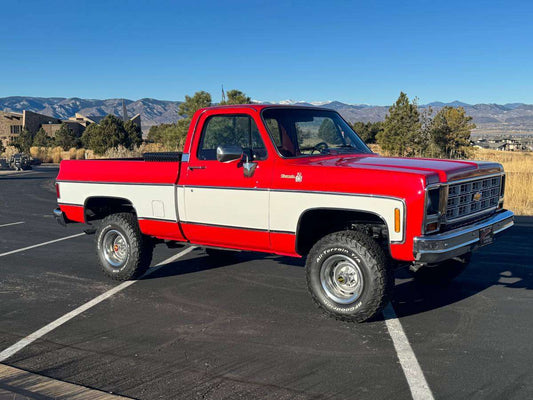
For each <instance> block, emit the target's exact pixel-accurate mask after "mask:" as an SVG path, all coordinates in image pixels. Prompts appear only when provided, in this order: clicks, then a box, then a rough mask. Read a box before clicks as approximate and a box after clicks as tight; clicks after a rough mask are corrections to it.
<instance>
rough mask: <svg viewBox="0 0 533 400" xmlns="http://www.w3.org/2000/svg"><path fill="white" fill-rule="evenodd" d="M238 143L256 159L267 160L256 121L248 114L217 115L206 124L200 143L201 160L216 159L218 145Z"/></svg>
mask: <svg viewBox="0 0 533 400" xmlns="http://www.w3.org/2000/svg"><path fill="white" fill-rule="evenodd" d="M227 145H236V146H240V147H242V148H243V151H244V152H245V154H251V155H252V157H253V159H254V160H265V159H266V158H267V152H266V148H265V144H264V143H263V140H262V139H261V135H260V134H259V130H258V129H257V125H256V124H255V121H254V120H253V119H252V118H251V117H249V116H247V115H215V116H212V117H209V118H208V119H207V121H206V122H205V124H204V128H203V130H202V136H201V138H200V145H199V146H198V154H197V156H198V159H199V160H216V159H217V147H218V146H227Z"/></svg>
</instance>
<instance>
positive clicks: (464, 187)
mask: <svg viewBox="0 0 533 400" xmlns="http://www.w3.org/2000/svg"><path fill="white" fill-rule="evenodd" d="M501 181H502V178H501V176H492V177H486V178H477V179H472V180H470V181H466V182H460V183H455V184H454V183H452V184H450V186H449V188H448V204H447V208H446V220H447V222H453V221H454V220H457V219H463V218H465V217H468V216H470V215H474V214H477V213H480V212H482V211H486V210H490V209H492V208H496V207H497V206H498V201H499V199H500V186H501Z"/></svg>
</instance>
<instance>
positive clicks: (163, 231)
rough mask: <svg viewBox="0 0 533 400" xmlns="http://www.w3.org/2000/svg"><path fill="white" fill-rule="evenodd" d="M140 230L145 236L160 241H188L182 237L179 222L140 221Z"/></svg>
mask: <svg viewBox="0 0 533 400" xmlns="http://www.w3.org/2000/svg"><path fill="white" fill-rule="evenodd" d="M139 228H140V229H141V232H142V233H144V234H145V235H148V236H154V237H156V238H158V239H165V240H176V241H178V242H185V241H187V239H185V237H184V236H183V235H182V233H181V230H180V227H179V225H178V223H177V222H173V221H161V220H153V219H139Z"/></svg>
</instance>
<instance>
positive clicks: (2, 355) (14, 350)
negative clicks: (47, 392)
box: [0, 247, 196, 362]
mask: <svg viewBox="0 0 533 400" xmlns="http://www.w3.org/2000/svg"><path fill="white" fill-rule="evenodd" d="M195 248H196V247H188V248H187V249H185V250H183V251H181V252H180V253H178V254H175V255H173V256H172V257H169V258H167V259H166V260H164V261H162V262H160V263H159V264H157V265H156V266H154V267H152V268H150V269H149V270H148V271H147V272H146V273H145V274H144V275H143V276H142V277H146V276H148V275H150V274H153V273H154V272H155V271H157V270H158V269H159V268H161V267H162V266H164V265H166V264H168V263H171V262H172V261H174V260H177V259H178V258H180V257H183V256H184V255H186V254H188V253H190V252H191V251H193V250H194V249H195ZM135 282H137V281H126V282H122V283H121V284H120V285H118V286H115V287H114V288H113V289H110V290H108V291H107V292H105V293H102V294H101V295H100V296H98V297H95V298H94V299H92V300H90V301H88V302H87V303H85V304H83V305H81V306H79V307H78V308H76V309H75V310H72V311H71V312H69V313H68V314H65V315H63V316H62V317H60V318H58V319H56V320H55V321H53V322H50V323H49V324H48V325H46V326H44V327H42V328H41V329H39V330H37V331H35V332H33V333H32V334H30V335H28V336H26V337H25V338H24V339H21V340H19V341H18V342H17V343H15V344H14V345H12V346H10V347H8V348H7V349H5V350H4V351H2V352H1V353H0V362H4V361H5V360H6V359H8V358H9V357H11V356H12V355H13V354H15V353H17V352H19V351H20V350H22V349H23V348H24V347H26V346H27V345H29V344H30V343H32V342H34V341H35V340H37V339H39V338H40V337H42V336H44V335H46V334H47V333H49V332H51V331H53V330H54V329H56V328H57V327H59V326H61V325H63V324H64V323H65V322H67V321H69V320H71V319H72V318H74V317H75V316H77V315H79V314H81V313H83V312H84V311H87V310H88V309H90V308H91V307H94V306H95V305H97V304H98V303H100V302H102V301H104V300H105V299H108V298H109V297H111V296H113V295H114V294H116V293H118V292H120V291H121V290H124V289H126V288H127V287H128V286H131V285H133V284H134V283H135Z"/></svg>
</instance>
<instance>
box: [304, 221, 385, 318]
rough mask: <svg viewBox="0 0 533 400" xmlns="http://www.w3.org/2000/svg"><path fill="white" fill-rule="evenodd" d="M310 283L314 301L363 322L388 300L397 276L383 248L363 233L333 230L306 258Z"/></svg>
mask: <svg viewBox="0 0 533 400" xmlns="http://www.w3.org/2000/svg"><path fill="white" fill-rule="evenodd" d="M306 272H307V286H308V289H309V292H310V293H311V296H312V298H313V300H314V301H315V303H316V304H317V305H318V306H319V307H320V308H322V309H323V310H324V311H325V312H326V313H327V314H329V315H330V316H332V317H334V318H337V319H340V320H343V321H356V322H363V321H366V320H368V319H371V318H373V317H375V316H376V315H377V314H378V313H379V312H380V311H381V310H382V309H383V307H385V305H386V304H387V303H388V301H389V299H390V296H391V292H392V287H393V284H394V276H393V273H392V269H391V268H390V267H389V265H388V263H387V258H386V256H385V254H384V253H383V250H382V249H381V247H380V246H379V245H378V243H377V242H376V241H374V240H373V239H371V238H370V237H368V236H367V235H365V234H364V233H362V232H355V231H342V232H337V233H332V234H330V235H327V236H325V237H324V238H322V239H321V240H320V241H318V242H317V243H316V244H315V245H314V246H313V248H312V249H311V252H310V253H309V255H308V257H307V262H306Z"/></svg>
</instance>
